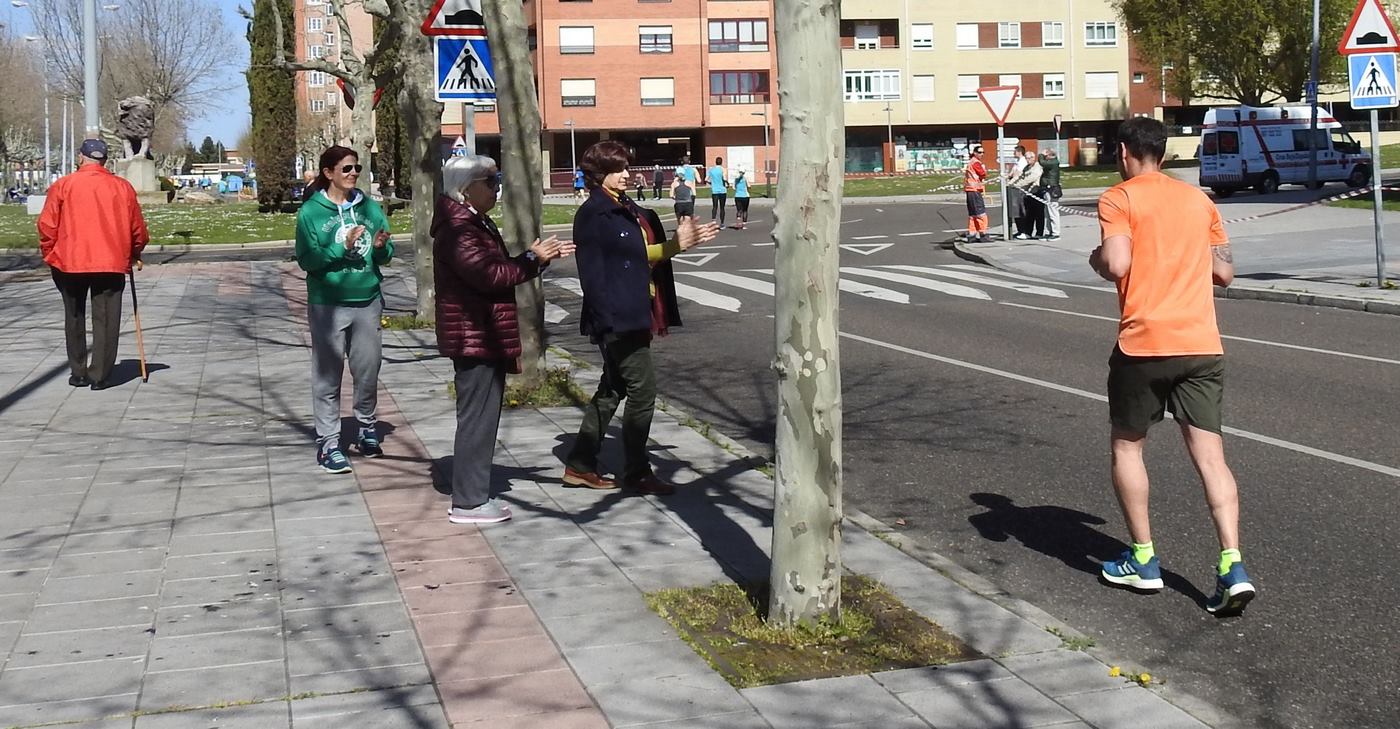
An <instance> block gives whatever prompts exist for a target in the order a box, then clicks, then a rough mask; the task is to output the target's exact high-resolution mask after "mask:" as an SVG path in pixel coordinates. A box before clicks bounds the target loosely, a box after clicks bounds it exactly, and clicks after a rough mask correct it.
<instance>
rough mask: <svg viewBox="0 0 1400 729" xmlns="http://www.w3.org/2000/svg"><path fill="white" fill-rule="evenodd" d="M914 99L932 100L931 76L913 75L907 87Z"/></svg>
mask: <svg viewBox="0 0 1400 729" xmlns="http://www.w3.org/2000/svg"><path fill="white" fill-rule="evenodd" d="M909 93H910V95H912V96H913V97H914V100H915V101H933V77H932V76H915V77H914V78H913V80H912V83H911V84H910V87H909Z"/></svg>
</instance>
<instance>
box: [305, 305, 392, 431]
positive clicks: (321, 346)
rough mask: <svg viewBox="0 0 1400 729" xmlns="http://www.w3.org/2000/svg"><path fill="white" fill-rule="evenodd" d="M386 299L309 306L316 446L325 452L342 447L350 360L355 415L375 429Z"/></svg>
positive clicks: (361, 425)
mask: <svg viewBox="0 0 1400 729" xmlns="http://www.w3.org/2000/svg"><path fill="white" fill-rule="evenodd" d="M383 312H384V300H383V299H378V298H376V299H375V300H374V301H371V302H369V303H367V304H363V305H360V306H352V305H344V304H342V305H339V306H337V305H332V304H310V305H308V306H307V307H306V319H307V323H309V324H310V325H311V413H312V416H313V418H314V419H315V421H316V444H317V446H319V447H320V448H321V449H322V450H324V449H327V448H338V447H340V381H341V378H342V376H343V375H344V373H345V360H346V356H347V355H348V356H349V359H350V377H351V379H353V380H354V381H355V403H354V412H355V419H356V420H358V421H359V423H360V427H361V428H373V427H374V426H375V423H376V422H377V419H376V418H375V410H376V408H377V407H378V405H379V366H380V364H381V363H382V362H383V355H382V352H383V344H384V341H383V334H381V333H380V330H379V318H380V316H381V315H382V314H383Z"/></svg>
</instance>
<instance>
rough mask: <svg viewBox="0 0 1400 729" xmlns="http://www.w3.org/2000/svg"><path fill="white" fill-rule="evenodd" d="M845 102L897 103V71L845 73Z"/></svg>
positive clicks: (898, 82)
mask: <svg viewBox="0 0 1400 729" xmlns="http://www.w3.org/2000/svg"><path fill="white" fill-rule="evenodd" d="M845 78H846V101H898V100H899V92H900V81H899V70H898V69H891V70H880V71H847V72H846V73H845Z"/></svg>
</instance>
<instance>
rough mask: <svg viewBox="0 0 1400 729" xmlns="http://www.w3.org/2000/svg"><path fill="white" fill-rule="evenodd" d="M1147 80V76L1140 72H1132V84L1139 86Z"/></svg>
mask: <svg viewBox="0 0 1400 729" xmlns="http://www.w3.org/2000/svg"><path fill="white" fill-rule="evenodd" d="M1146 80H1147V74H1145V73H1143V72H1142V71H1135V72H1133V83H1135V84H1140V83H1143V82H1144V81H1146Z"/></svg>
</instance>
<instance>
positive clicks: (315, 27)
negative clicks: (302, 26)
mask: <svg viewBox="0 0 1400 729" xmlns="http://www.w3.org/2000/svg"><path fill="white" fill-rule="evenodd" d="M325 25H326V19H325V18H318V17H316V16H314V15H313V16H311V17H308V18H307V19H306V30H307V31H308V32H311V33H320V32H321V29H322V28H324V27H325Z"/></svg>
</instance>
